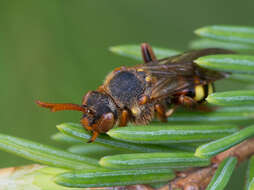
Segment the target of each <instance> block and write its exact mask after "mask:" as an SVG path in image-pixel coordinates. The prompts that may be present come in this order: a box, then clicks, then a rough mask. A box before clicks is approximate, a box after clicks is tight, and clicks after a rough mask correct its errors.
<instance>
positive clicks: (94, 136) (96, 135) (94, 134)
mask: <svg viewBox="0 0 254 190" xmlns="http://www.w3.org/2000/svg"><path fill="white" fill-rule="evenodd" d="M98 136H99V133H98V132H97V131H93V136H92V137H91V138H90V140H89V141H87V143H91V142H93V141H95V139H96V138H97V137H98Z"/></svg>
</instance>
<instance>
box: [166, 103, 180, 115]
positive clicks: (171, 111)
mask: <svg viewBox="0 0 254 190" xmlns="http://www.w3.org/2000/svg"><path fill="white" fill-rule="evenodd" d="M177 107H178V106H177V105H174V106H173V107H172V108H171V109H169V110H168V111H167V112H166V114H165V115H166V117H170V116H171V115H172V114H173V113H174V112H175V110H176V108H177Z"/></svg>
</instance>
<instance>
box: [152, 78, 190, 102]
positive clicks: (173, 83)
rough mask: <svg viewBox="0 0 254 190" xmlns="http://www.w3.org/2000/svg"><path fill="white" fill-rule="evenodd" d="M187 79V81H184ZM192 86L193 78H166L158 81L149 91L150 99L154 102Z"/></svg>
mask: <svg viewBox="0 0 254 190" xmlns="http://www.w3.org/2000/svg"><path fill="white" fill-rule="evenodd" d="M186 79H187V80H186ZM192 85H193V77H185V79H183V78H182V77H178V78H167V79H162V80H159V81H158V82H157V83H156V84H155V85H154V87H153V88H152V89H151V91H150V99H153V100H156V99H161V98H164V97H170V96H171V95H173V94H175V93H177V92H179V91H182V90H184V89H187V88H189V87H191V86H192Z"/></svg>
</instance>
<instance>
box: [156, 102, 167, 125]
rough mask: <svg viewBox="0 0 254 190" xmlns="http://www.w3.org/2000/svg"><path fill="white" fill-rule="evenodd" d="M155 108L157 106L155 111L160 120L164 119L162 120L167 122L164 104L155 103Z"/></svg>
mask: <svg viewBox="0 0 254 190" xmlns="http://www.w3.org/2000/svg"><path fill="white" fill-rule="evenodd" d="M154 108H155V111H156V113H157V117H158V119H159V120H160V121H162V122H166V121H167V117H166V113H165V108H164V106H163V105H161V104H155V106H154Z"/></svg>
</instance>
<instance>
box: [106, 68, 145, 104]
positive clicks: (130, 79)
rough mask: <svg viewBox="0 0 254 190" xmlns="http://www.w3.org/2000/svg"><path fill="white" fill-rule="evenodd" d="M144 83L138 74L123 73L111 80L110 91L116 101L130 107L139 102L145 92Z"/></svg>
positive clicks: (117, 74)
mask: <svg viewBox="0 0 254 190" xmlns="http://www.w3.org/2000/svg"><path fill="white" fill-rule="evenodd" d="M144 89H145V86H144V83H143V82H142V81H141V80H140V79H139V78H138V76H137V74H134V73H133V72H131V71H121V72H119V73H116V75H115V76H114V77H113V78H112V79H111V81H110V83H109V90H110V93H111V95H112V97H113V98H114V99H116V100H117V101H120V103H122V104H124V105H125V106H128V105H130V104H132V103H133V100H135V99H136V100H137V99H138V98H139V97H140V96H141V95H142V94H143V92H144Z"/></svg>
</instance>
